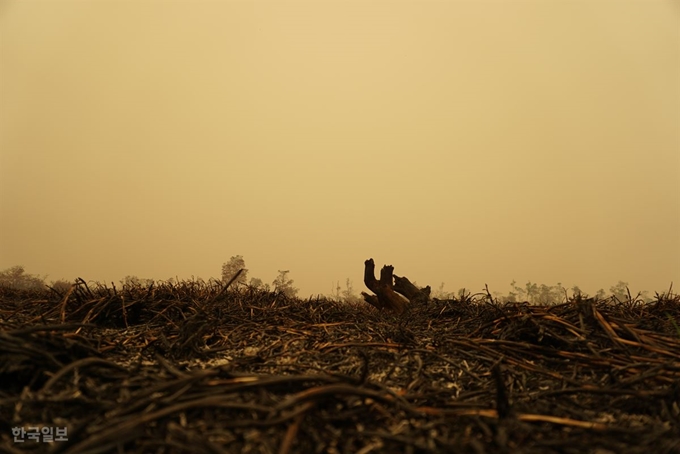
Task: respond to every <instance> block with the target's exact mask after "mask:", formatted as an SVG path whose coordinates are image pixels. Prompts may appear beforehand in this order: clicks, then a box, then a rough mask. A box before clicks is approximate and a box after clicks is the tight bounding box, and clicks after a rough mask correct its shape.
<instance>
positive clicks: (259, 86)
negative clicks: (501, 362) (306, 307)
mask: <svg viewBox="0 0 680 454" xmlns="http://www.w3.org/2000/svg"><path fill="white" fill-rule="evenodd" d="M679 30H680V2H678V1H642V0H640V1H621V2H612V1H587V2H586V1H573V2H570V1H559V2H553V1H551V2H546V1H449V2H444V1H439V2H429V1H406V2H404V1H380V2H377V1H305V2H280V1H272V2H260V1H256V2H240V1H239V2H228V1H222V2H219V1H174V2H161V1H139V2H131V1H130V2H127V1H126V2H123V1H93V2H85V1H36V0H32V1H2V2H0V39H1V42H0V45H1V49H0V96H1V99H0V270H2V269H6V268H8V267H10V266H13V265H24V266H25V267H26V270H27V272H29V273H32V274H40V275H48V281H49V280H56V279H59V278H66V279H74V278H75V277H77V276H80V277H83V278H85V279H86V280H99V281H108V282H110V281H116V282H117V281H118V280H120V279H121V278H123V277H124V276H126V275H137V276H139V277H143V278H154V279H167V278H170V277H179V278H180V279H182V278H190V277H191V276H192V275H193V276H196V277H202V278H204V279H207V278H210V277H219V276H220V270H221V265H222V263H224V262H226V261H228V260H229V258H230V257H231V256H232V255H236V254H240V255H243V256H244V258H245V260H246V264H247V266H248V268H249V269H250V274H249V276H250V277H259V278H261V279H263V280H264V281H265V282H269V283H271V281H272V280H273V279H274V278H275V277H276V274H277V270H279V269H281V270H290V277H291V278H292V279H294V280H295V285H296V286H297V287H299V288H300V289H301V291H300V296H304V297H306V296H308V295H310V294H317V293H321V294H328V293H330V292H331V290H332V288H333V282H335V281H338V280H339V281H341V283H343V282H344V280H345V278H347V277H349V278H350V279H351V280H353V281H354V287H355V289H356V290H360V289H363V284H362V272H363V261H364V260H365V259H366V258H369V257H373V258H374V259H375V261H376V263H377V265H378V266H382V264H384V263H390V264H393V265H394V266H395V273H397V274H399V275H406V276H408V277H409V278H411V279H412V280H416V281H417V282H418V283H419V284H422V285H425V284H430V285H432V286H433V288H436V287H437V286H438V285H439V284H440V283H441V282H445V283H446V289H447V290H449V291H456V290H458V289H459V288H461V287H467V288H470V289H472V290H473V292H476V291H479V290H481V289H483V287H484V284H485V283H487V284H489V287H490V289H491V290H492V291H494V290H497V291H501V292H503V293H506V292H507V291H508V290H509V283H510V282H511V281H512V280H516V281H517V282H519V283H520V284H524V283H526V282H527V281H529V280H530V281H532V282H537V283H544V284H551V285H552V284H556V283H557V282H561V283H562V284H563V285H565V286H568V287H570V286H573V285H579V286H581V288H582V289H584V290H585V291H587V292H589V293H594V292H595V291H597V289H599V288H605V289H606V290H608V289H609V287H611V286H612V285H614V284H616V283H617V281H619V280H623V281H626V282H628V283H629V284H630V287H631V291H633V292H635V291H638V290H650V291H652V292H653V291H655V290H656V291H664V290H667V289H668V286H669V285H670V283H671V281H673V282H674V283H675V285H676V287H675V288H676V290H677V287H678V285H679V284H680V31H679Z"/></svg>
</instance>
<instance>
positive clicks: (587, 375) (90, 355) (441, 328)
mask: <svg viewBox="0 0 680 454" xmlns="http://www.w3.org/2000/svg"><path fill="white" fill-rule="evenodd" d="M679 324H680V298H678V297H677V296H674V295H670V294H669V295H662V296H660V297H659V298H657V301H656V302H653V303H648V304H644V303H642V302H635V301H628V302H618V301H613V300H606V301H593V300H582V299H575V300H572V301H569V302H567V303H564V304H559V305H554V306H531V305H528V304H500V303H496V302H493V301H490V300H489V299H486V298H484V297H479V298H477V299H474V298H472V299H467V300H465V301H457V300H451V301H431V302H429V303H427V304H422V305H414V306H412V307H410V308H409V309H408V310H407V311H406V312H405V313H403V314H401V315H398V316H396V315H390V314H388V313H382V312H379V311H377V310H376V309H374V308H373V307H371V306H369V305H367V304H364V305H359V306H357V305H350V304H344V303H338V302H332V301H328V300H324V299H318V300H317V299H311V300H297V299H290V298H287V297H285V296H284V295H282V294H278V295H277V294H274V293H266V292H259V291H255V290H252V289H240V290H226V291H225V290H224V289H222V288H221V287H220V285H218V284H215V285H209V284H205V283H202V282H183V283H179V284H170V283H161V284H157V285H156V286H154V287H152V288H141V287H127V288H124V289H122V290H121V289H117V290H114V289H113V288H107V287H104V286H96V287H95V288H88V287H87V286H86V285H85V284H84V282H81V283H80V284H79V285H77V286H74V287H73V288H72V289H71V291H69V292H67V293H65V294H58V293H57V292H55V291H49V292H44V293H29V292H20V291H15V290H11V289H0V382H1V383H2V386H1V388H0V409H1V414H0V449H2V450H6V451H8V452H27V451H29V452H65V453H82V452H140V453H142V452H205V453H219V452H251V453H270V452H271V453H288V452H304V453H313V452H331V453H332V452H352V453H355V452H361V453H368V452H386V453H391V452H463V453H465V452H470V453H485V452H488V453H492V452H526V453H532V452H560V453H570V452H573V453H583V452H593V453H601V454H605V453H609V452H627V453H645V454H649V453H652V452H654V453H664V452H665V453H671V452H680V328H678V325H679ZM29 426H42V427H45V426H52V427H67V428H68V441H61V442H53V443H45V442H40V443H39V442H34V441H28V440H26V441H25V442H24V443H16V442H14V440H13V436H12V428H17V427H24V428H27V427H29Z"/></svg>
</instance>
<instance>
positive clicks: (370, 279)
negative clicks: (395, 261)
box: [361, 259, 430, 314]
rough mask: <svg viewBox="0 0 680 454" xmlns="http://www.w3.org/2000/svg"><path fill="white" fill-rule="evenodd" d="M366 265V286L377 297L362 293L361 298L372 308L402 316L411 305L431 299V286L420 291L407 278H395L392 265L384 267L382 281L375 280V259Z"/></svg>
mask: <svg viewBox="0 0 680 454" xmlns="http://www.w3.org/2000/svg"><path fill="white" fill-rule="evenodd" d="M364 265H365V268H364V284H366V287H368V288H369V290H371V291H372V292H373V293H375V295H369V294H368V293H365V292H361V296H363V298H364V300H365V301H366V302H367V303H368V304H370V305H371V306H374V307H376V308H377V309H381V310H382V309H386V310H388V311H390V312H394V313H395V314H401V313H403V312H404V311H405V310H406V308H407V307H408V305H409V303H411V302H416V301H418V302H426V301H427V300H428V299H429V296H430V287H429V286H428V287H425V288H424V289H419V288H418V287H416V286H415V285H413V284H412V283H411V281H409V280H408V279H407V278H405V277H399V276H395V275H394V267H393V266H392V265H385V266H383V267H382V269H381V270H380V280H377V279H376V278H375V262H374V261H373V259H368V260H366V261H365V262H364ZM395 282H396V283H395Z"/></svg>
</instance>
